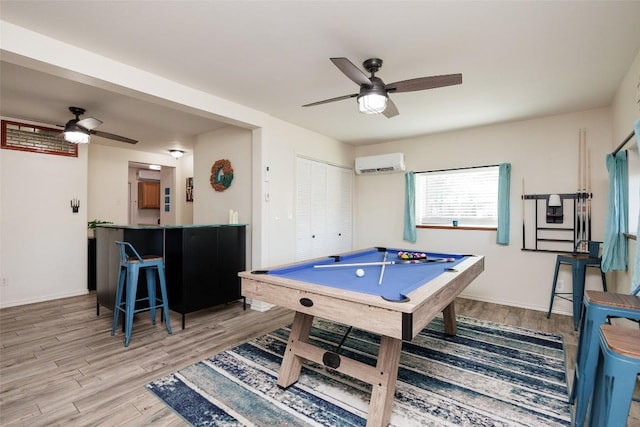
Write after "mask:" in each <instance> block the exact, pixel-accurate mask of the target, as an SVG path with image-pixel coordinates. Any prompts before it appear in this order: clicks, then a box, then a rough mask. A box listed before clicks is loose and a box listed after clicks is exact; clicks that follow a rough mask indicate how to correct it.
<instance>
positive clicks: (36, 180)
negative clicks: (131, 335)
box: [0, 145, 126, 307]
mask: <svg viewBox="0 0 640 427" xmlns="http://www.w3.org/2000/svg"><path fill="white" fill-rule="evenodd" d="M78 148H79V150H78V157H65V156H55V155H48V154H39V153H31V152H22V151H14V150H0V182H1V183H2V185H1V186H0V204H1V207H0V210H1V211H2V215H1V216H0V218H1V219H0V253H1V254H2V258H1V259H0V276H1V277H2V282H1V283H2V284H6V285H5V286H0V307H5V306H9V305H19V304H26V303H31V302H36V301H43V300H47V299H52V298H60V297H65V296H72V295H79V294H83V293H86V292H87V231H86V230H87V205H88V202H87V179H86V174H87V147H86V146H83V145H81V146H79V147H78ZM125 175H126V171H125ZM71 199H79V200H80V210H79V212H78V213H72V211H71V207H70V200H71Z"/></svg>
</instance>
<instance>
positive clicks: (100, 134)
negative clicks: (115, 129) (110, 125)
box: [89, 130, 138, 144]
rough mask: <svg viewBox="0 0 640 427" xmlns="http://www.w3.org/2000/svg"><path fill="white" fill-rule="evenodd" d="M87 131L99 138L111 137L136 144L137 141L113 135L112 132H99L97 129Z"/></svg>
mask: <svg viewBox="0 0 640 427" xmlns="http://www.w3.org/2000/svg"><path fill="white" fill-rule="evenodd" d="M89 132H90V133H91V135H95V136H99V137H101V138H107V139H112V140H114V141H120V142H126V143H128V144H137V143H138V141H136V140H135V139H131V138H127V137H125V136H120V135H114V134H112V133H108V132H101V131H99V130H92V131H89Z"/></svg>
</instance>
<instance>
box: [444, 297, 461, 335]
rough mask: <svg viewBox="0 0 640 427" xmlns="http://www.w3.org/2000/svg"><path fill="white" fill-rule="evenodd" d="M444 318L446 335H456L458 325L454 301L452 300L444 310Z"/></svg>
mask: <svg viewBox="0 0 640 427" xmlns="http://www.w3.org/2000/svg"><path fill="white" fill-rule="evenodd" d="M442 318H443V320H444V333H445V334H446V335H450V336H455V335H456V333H457V329H458V327H457V323H456V309H455V306H454V301H451V302H450V303H449V305H448V306H446V307H445V308H444V310H442Z"/></svg>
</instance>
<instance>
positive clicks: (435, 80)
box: [385, 74, 462, 92]
mask: <svg viewBox="0 0 640 427" xmlns="http://www.w3.org/2000/svg"><path fill="white" fill-rule="evenodd" d="M461 83H462V74H445V75H443V76H431V77H418V78H417V79H409V80H402V81H399V82H395V83H389V84H388V85H386V86H385V89H386V90H387V91H389V92H413V91H416V90H425V89H434V88H437V87H443V86H453V85H459V84H461Z"/></svg>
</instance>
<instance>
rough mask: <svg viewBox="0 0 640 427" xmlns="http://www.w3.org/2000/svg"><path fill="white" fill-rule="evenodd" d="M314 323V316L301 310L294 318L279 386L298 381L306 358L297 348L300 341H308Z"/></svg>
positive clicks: (284, 386) (280, 373)
mask: <svg viewBox="0 0 640 427" xmlns="http://www.w3.org/2000/svg"><path fill="white" fill-rule="evenodd" d="M312 323H313V316H311V315H309V314H304V313H300V312H299V311H297V312H296V315H295V317H294V318H293V325H292V326H291V333H290V334H289V341H288V342H287V348H286V349H285V353H284V356H283V357H282V365H281V366H280V372H279V374H278V386H280V387H283V388H287V387H289V386H290V385H291V384H293V383H295V382H296V381H298V377H299V376H300V369H302V362H303V360H304V358H303V357H301V356H298V355H297V354H296V348H298V347H299V343H306V341H307V339H308V338H309V332H310V331H311V324H312Z"/></svg>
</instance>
